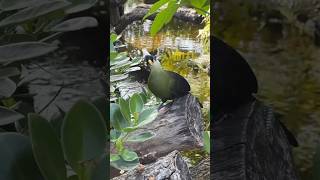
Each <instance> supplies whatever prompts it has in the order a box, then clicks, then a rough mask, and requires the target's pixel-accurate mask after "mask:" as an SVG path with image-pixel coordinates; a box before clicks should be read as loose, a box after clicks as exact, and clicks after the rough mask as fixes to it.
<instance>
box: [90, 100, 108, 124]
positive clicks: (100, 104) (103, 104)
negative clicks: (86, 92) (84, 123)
mask: <svg viewBox="0 0 320 180" xmlns="http://www.w3.org/2000/svg"><path fill="white" fill-rule="evenodd" d="M92 103H93V104H94V105H95V106H96V107H97V108H98V109H99V111H100V113H101V115H102V116H103V118H104V120H105V122H106V123H107V122H108V121H109V120H108V117H109V111H108V109H109V107H108V105H109V103H108V101H107V99H106V97H98V98H95V99H94V100H93V101H92Z"/></svg>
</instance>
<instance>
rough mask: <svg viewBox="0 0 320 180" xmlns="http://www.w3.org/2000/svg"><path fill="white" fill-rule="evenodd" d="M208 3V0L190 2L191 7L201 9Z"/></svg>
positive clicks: (191, 0) (192, 0)
mask: <svg viewBox="0 0 320 180" xmlns="http://www.w3.org/2000/svg"><path fill="white" fill-rule="evenodd" d="M206 2H207V0H190V3H191V5H192V6H194V7H196V8H199V9H201V8H202V7H203V6H204V5H205V4H206Z"/></svg>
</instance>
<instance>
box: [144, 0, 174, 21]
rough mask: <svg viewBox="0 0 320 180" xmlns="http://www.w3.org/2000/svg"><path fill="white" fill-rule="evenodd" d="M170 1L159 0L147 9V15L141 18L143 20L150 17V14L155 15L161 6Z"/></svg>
mask: <svg viewBox="0 0 320 180" xmlns="http://www.w3.org/2000/svg"><path fill="white" fill-rule="evenodd" d="M169 1H170V0H160V1H158V2H156V3H154V4H153V5H152V6H151V8H150V9H149V11H148V13H147V14H146V15H145V16H144V17H143V20H145V19H146V18H148V17H149V16H151V15H152V14H154V13H156V12H157V11H158V10H159V9H160V8H161V7H162V6H164V5H165V4H167V3H168V2H169Z"/></svg>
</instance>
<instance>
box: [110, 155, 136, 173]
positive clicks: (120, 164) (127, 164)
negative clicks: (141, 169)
mask: <svg viewBox="0 0 320 180" xmlns="http://www.w3.org/2000/svg"><path fill="white" fill-rule="evenodd" d="M139 164H140V162H139V159H136V160H134V161H125V160H123V159H122V158H120V159H119V160H117V161H113V162H110V165H111V166H112V167H114V168H117V169H120V170H124V171H128V170H131V169H134V168H136V167H137V166H138V165H139Z"/></svg>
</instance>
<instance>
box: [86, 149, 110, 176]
mask: <svg viewBox="0 0 320 180" xmlns="http://www.w3.org/2000/svg"><path fill="white" fill-rule="evenodd" d="M106 159H107V155H106V154H104V155H103V156H102V157H100V158H99V159H97V160H95V161H94V162H93V163H92V169H91V173H92V174H91V179H90V180H106V179H107V178H109V174H108V173H109V166H108V165H109V162H107V160H106Z"/></svg>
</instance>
